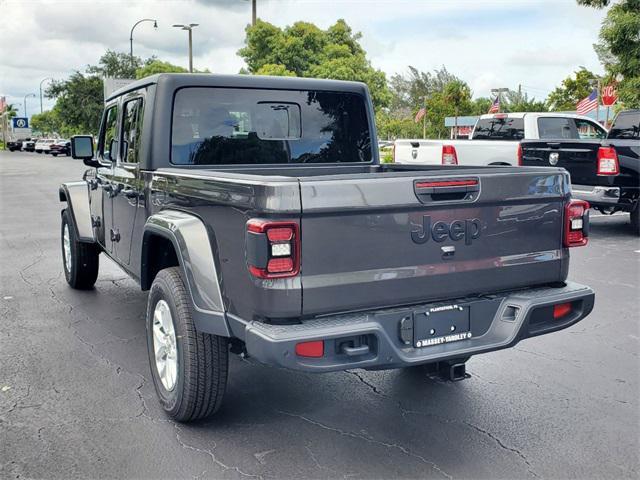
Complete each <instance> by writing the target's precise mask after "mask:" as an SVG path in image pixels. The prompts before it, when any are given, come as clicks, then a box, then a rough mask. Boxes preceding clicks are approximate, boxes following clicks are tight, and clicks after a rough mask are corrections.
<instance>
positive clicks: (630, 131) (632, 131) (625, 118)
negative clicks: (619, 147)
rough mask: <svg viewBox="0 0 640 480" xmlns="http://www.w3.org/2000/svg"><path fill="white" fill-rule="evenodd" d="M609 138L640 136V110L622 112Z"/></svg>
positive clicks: (633, 137) (634, 137)
mask: <svg viewBox="0 0 640 480" xmlns="http://www.w3.org/2000/svg"><path fill="white" fill-rule="evenodd" d="M607 138H619V139H625V138H626V139H636V138H640V111H637V112H622V113H620V114H619V115H618V118H616V121H615V122H614V124H613V127H611V131H610V132H609V136H608V137H607Z"/></svg>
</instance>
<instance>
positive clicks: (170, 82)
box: [105, 73, 367, 102]
mask: <svg viewBox="0 0 640 480" xmlns="http://www.w3.org/2000/svg"><path fill="white" fill-rule="evenodd" d="M154 84H155V85H163V87H165V88H168V89H170V90H175V89H178V88H182V87H227V88H265V89H282V90H327V91H337V92H350V93H360V94H364V93H365V92H366V89H367V87H366V85H365V84H364V83H361V82H350V81H345V80H325V79H319V78H300V77H270V76H265V75H218V74H211V73H159V74H156V75H151V76H149V77H145V78H142V79H140V80H136V81H135V82H133V83H130V84H129V85H127V86H125V87H122V88H120V89H118V90H116V91H115V92H113V93H112V94H111V95H109V96H108V97H107V98H106V99H105V101H107V102H108V101H110V100H113V99H114V98H117V97H119V96H121V95H123V94H125V93H127V92H131V91H133V90H137V89H139V88H141V87H146V86H148V85H154Z"/></svg>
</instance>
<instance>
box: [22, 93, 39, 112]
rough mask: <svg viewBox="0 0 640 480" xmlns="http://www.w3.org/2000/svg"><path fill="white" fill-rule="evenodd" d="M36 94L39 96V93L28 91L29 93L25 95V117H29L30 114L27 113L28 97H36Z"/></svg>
mask: <svg viewBox="0 0 640 480" xmlns="http://www.w3.org/2000/svg"><path fill="white" fill-rule="evenodd" d="M36 96H37V95H36V94H35V93H27V94H26V95H25V96H24V116H25V117H28V115H27V97H33V98H36Z"/></svg>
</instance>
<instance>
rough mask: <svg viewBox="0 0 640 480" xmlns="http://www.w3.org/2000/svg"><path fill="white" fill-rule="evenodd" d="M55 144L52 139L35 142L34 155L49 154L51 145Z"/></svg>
mask: <svg viewBox="0 0 640 480" xmlns="http://www.w3.org/2000/svg"><path fill="white" fill-rule="evenodd" d="M55 142H56V140H55V139H53V138H41V139H40V140H38V141H36V144H35V146H34V150H35V151H36V153H49V151H50V149H51V145H53V144H54V143H55Z"/></svg>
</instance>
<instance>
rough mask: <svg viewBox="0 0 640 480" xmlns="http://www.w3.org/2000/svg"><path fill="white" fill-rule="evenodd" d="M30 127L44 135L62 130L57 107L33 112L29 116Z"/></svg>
mask: <svg viewBox="0 0 640 480" xmlns="http://www.w3.org/2000/svg"><path fill="white" fill-rule="evenodd" d="M31 128H32V129H33V130H36V131H38V132H42V133H44V134H45V135H50V134H54V133H61V134H62V132H61V131H62V130H64V127H63V124H62V122H61V120H60V117H59V115H58V111H57V109H55V108H54V109H53V110H47V111H46V112H42V113H35V114H33V115H32V116H31Z"/></svg>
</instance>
